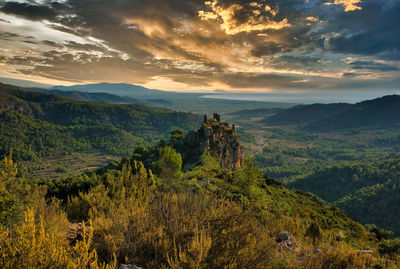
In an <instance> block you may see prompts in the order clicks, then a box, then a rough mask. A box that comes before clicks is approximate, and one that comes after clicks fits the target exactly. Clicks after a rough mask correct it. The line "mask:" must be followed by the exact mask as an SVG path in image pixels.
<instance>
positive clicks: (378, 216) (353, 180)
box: [287, 157, 400, 235]
mask: <svg viewBox="0 0 400 269" xmlns="http://www.w3.org/2000/svg"><path fill="white" fill-rule="evenodd" d="M287 187H289V188H295V189H300V190H304V191H309V192H312V193H315V194H316V195H318V196H320V197H321V198H323V199H324V200H326V201H328V202H329V203H331V204H333V205H335V206H338V207H339V208H341V209H343V210H344V211H346V212H347V213H348V214H349V216H350V217H352V218H353V219H355V220H357V221H360V222H361V223H364V224H367V223H373V224H376V225H378V226H379V227H382V228H385V229H388V230H392V231H394V232H396V234H397V235H399V234H400V221H399V220H400V216H399V211H398V205H399V204H400V192H399V188H400V158H398V157H397V158H392V159H390V158H387V159H386V158H385V159H383V160H380V161H375V162H367V163H348V164H341V165H333V166H330V167H327V168H323V169H320V170H318V171H316V172H312V173H310V174H308V175H305V176H300V177H297V178H296V179H294V180H292V181H291V182H289V183H288V184H287Z"/></svg>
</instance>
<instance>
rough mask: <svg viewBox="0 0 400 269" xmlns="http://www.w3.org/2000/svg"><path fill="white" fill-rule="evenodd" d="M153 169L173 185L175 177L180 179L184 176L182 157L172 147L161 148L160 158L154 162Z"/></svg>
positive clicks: (168, 183)
mask: <svg viewBox="0 0 400 269" xmlns="http://www.w3.org/2000/svg"><path fill="white" fill-rule="evenodd" d="M153 169H154V171H155V172H156V174H157V175H158V176H160V177H161V179H163V180H164V181H165V183H166V184H167V185H168V186H171V184H172V180H173V179H180V178H181V176H182V172H181V169H182V157H181V154H179V153H177V152H176V151H175V150H174V149H173V148H171V147H168V146H167V147H164V148H161V149H160V159H159V160H158V161H157V162H155V163H153Z"/></svg>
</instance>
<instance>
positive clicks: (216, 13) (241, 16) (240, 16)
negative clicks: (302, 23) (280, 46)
mask: <svg viewBox="0 0 400 269" xmlns="http://www.w3.org/2000/svg"><path fill="white" fill-rule="evenodd" d="M204 4H205V5H206V6H207V7H208V8H209V9H210V10H211V11H204V10H200V11H199V13H198V15H199V17H200V18H201V19H202V20H204V21H208V20H216V21H218V22H219V24H220V28H221V29H222V30H223V31H224V32H225V33H226V34H228V35H235V34H238V33H240V32H253V31H264V30H280V29H283V28H288V27H291V26H292V25H291V24H290V23H289V22H288V19H287V18H284V19H283V20H281V21H274V20H272V18H273V17H274V16H276V14H277V13H278V12H279V10H278V8H275V9H273V8H271V7H270V6H268V5H266V4H260V3H257V2H252V3H250V4H249V5H248V6H247V7H244V6H242V5H239V4H232V5H230V6H227V7H225V6H222V5H220V3H219V1H218V0H213V1H207V2H205V3H204Z"/></svg>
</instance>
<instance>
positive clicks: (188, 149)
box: [180, 113, 243, 170]
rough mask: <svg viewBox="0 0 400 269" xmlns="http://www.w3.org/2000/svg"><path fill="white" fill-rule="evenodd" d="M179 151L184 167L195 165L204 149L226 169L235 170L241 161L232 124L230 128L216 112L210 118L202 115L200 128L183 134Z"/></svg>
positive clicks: (237, 141) (240, 149) (238, 141)
mask: <svg viewBox="0 0 400 269" xmlns="http://www.w3.org/2000/svg"><path fill="white" fill-rule="evenodd" d="M180 151H181V153H182V156H183V159H184V163H185V168H186V169H190V168H191V167H194V166H196V165H197V164H198V162H199V159H200V156H201V155H202V154H203V153H204V152H205V151H209V152H210V153H211V155H212V156H214V157H216V158H217V159H218V160H220V164H221V167H223V168H226V169H231V170H236V169H238V168H239V167H240V166H241V165H242V162H243V150H242V147H241V146H240V140H239V136H238V135H237V134H236V132H235V130H234V126H232V128H230V127H229V124H228V123H226V122H221V119H220V116H219V115H218V114H216V113H214V116H213V118H212V119H208V118H207V116H204V121H203V124H202V126H201V127H200V129H199V130H197V131H191V132H189V133H188V134H187V135H186V136H185V138H184V139H183V140H182V141H181V145H180Z"/></svg>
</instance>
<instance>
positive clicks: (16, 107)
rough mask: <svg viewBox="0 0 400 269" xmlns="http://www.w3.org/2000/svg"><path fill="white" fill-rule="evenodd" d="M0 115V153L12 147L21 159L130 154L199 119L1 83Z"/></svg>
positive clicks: (142, 107) (166, 111) (148, 108)
mask: <svg viewBox="0 0 400 269" xmlns="http://www.w3.org/2000/svg"><path fill="white" fill-rule="evenodd" d="M0 117H1V125H2V128H1V130H0V137H1V143H2V145H1V148H0V155H4V154H7V153H8V151H9V150H10V149H11V148H13V150H14V154H15V156H16V157H17V158H18V159H22V160H27V159H32V158H37V157H43V156H47V155H48V154H50V153H53V154H61V153H62V152H63V154H67V153H68V152H73V151H80V150H88V149H98V150H103V151H106V152H108V153H112V154H116V155H125V154H130V153H131V152H132V150H133V148H134V147H135V146H137V145H139V144H147V143H153V141H156V140H159V139H161V138H165V137H167V136H168V135H169V132H170V131H171V130H173V129H176V128H179V129H184V130H188V129H191V128H192V127H193V126H195V124H196V122H198V121H199V120H200V118H199V117H198V116H195V115H192V114H188V113H183V112H173V111H171V110H168V109H160V108H152V107H148V106H145V105H139V104H136V105H112V104H101V103H93V102H91V103H88V102H82V101H76V100H74V99H70V98H65V97H60V96H55V95H49V94H45V93H39V92H32V91H28V90H24V89H21V88H18V87H14V86H11V85H5V84H0ZM17 133H18V134H19V136H20V137H17V136H16V135H15V134H17Z"/></svg>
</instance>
